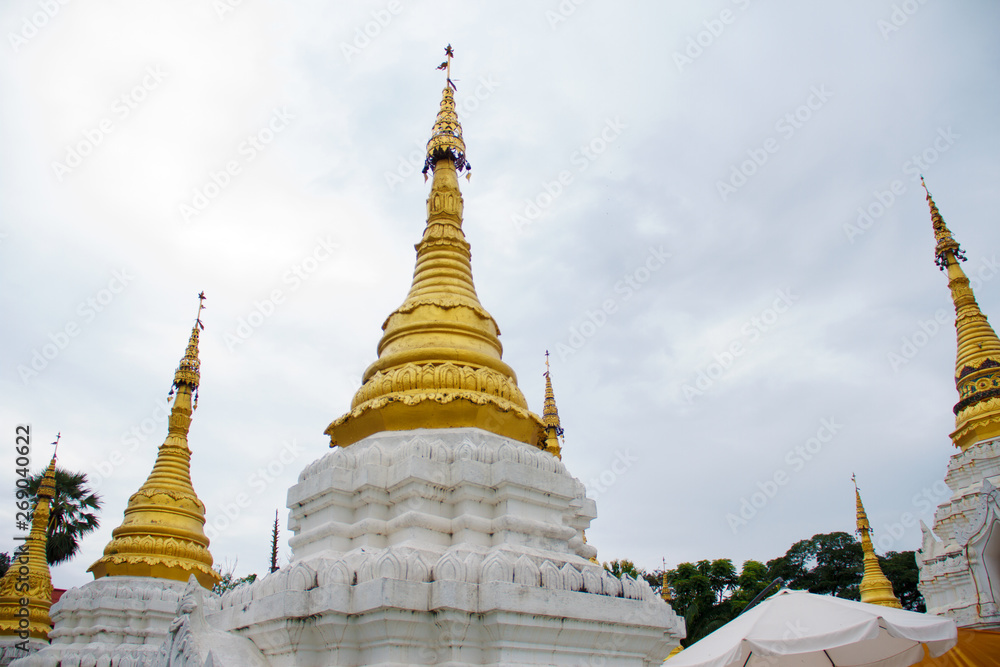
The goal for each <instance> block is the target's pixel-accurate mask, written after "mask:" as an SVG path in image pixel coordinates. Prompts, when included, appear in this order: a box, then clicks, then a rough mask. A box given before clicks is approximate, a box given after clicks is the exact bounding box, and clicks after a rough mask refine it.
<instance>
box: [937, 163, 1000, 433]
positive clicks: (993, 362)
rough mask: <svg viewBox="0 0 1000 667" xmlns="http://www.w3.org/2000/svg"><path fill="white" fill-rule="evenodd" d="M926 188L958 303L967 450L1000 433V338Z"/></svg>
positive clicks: (940, 254)
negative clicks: (977, 297) (979, 300)
mask: <svg viewBox="0 0 1000 667" xmlns="http://www.w3.org/2000/svg"><path fill="white" fill-rule="evenodd" d="M920 182H921V183H923V178H921V180H920ZM924 190H925V191H926V192H927V203H928V204H929V205H930V209H931V223H932V224H933V226H934V238H935V240H936V241H937V244H936V246H935V248H934V258H935V263H936V264H937V265H938V267H940V269H941V270H942V271H946V272H947V274H948V288H949V289H950V290H951V298H952V300H953V301H954V302H955V329H956V332H957V334H958V356H957V358H956V359H955V387H956V388H957V389H958V396H959V401H958V403H956V404H955V408H954V412H955V431H954V432H953V433H952V434H951V439H952V441H953V442H954V443H955V446H956V447H959V448H960V449H963V450H965V449H967V448H968V447H969V446H971V445H973V444H974V443H976V442H980V441H982V440H987V439H989V438H995V437H997V436H1000V339H998V338H997V334H996V332H995V331H994V330H993V327H991V326H990V323H989V321H988V320H987V319H986V315H984V314H983V312H982V311H981V310H980V309H979V304H978V303H976V295H975V294H973V293H972V287H971V286H970V285H969V278H968V277H967V276H966V275H965V272H964V271H962V267H961V265H960V264H959V262H960V261H965V253H964V252H963V251H962V249H961V247H960V246H959V245H958V242H957V241H956V240H955V239H954V237H953V236H952V235H951V231H950V230H949V229H948V227H947V226H946V225H945V223H944V219H943V218H942V217H941V212H940V211H938V208H937V205H936V204H935V203H934V199H933V198H932V197H931V193H930V191H927V185H926V184H924Z"/></svg>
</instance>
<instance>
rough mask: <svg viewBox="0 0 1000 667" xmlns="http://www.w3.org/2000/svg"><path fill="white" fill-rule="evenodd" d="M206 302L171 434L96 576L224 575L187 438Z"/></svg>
mask: <svg viewBox="0 0 1000 667" xmlns="http://www.w3.org/2000/svg"><path fill="white" fill-rule="evenodd" d="M204 300H205V293H204V292H202V293H201V294H199V295H198V317H197V318H196V319H195V323H194V327H193V328H192V329H191V338H190V339H189V340H188V346H187V350H186V351H185V352H184V357H183V358H182V359H181V362H180V364H179V365H178V367H177V371H176V372H175V373H174V384H173V387H172V388H171V390H170V395H171V396H173V397H174V405H173V408H172V409H171V411H170V420H169V430H168V432H167V438H166V440H165V441H164V442H163V444H162V445H160V450H159V452H158V453H157V456H156V463H154V464H153V471H152V472H151V473H150V474H149V477H148V478H147V479H146V482H145V483H144V484H143V485H142V487H140V488H139V490H138V491H137V492H136V493H135V494H134V495H133V496H132V497H131V498H129V501H128V507H126V508H125V519H124V520H123V521H122V524H121V525H120V526H118V528H115V529H114V531H112V533H111V534H112V540H111V542H109V543H108V546H107V547H105V548H104V556H103V557H102V558H101V559H100V560H98V561H97V562H96V563H94V564H93V565H91V566H90V570H89V571H90V572H93V573H94V578H95V579H98V578H100V577H104V576H132V577H158V578H160V579H174V580H176V581H187V580H188V579H189V578H190V576H191V575H192V574H193V575H194V576H195V577H196V578H197V579H198V583H200V584H201V585H202V586H204V587H205V588H212V586H214V585H215V584H216V583H218V581H219V575H217V574H216V573H215V571H214V570H212V554H210V553H209V551H208V538H207V537H206V536H205V505H204V504H203V503H202V502H201V500H199V499H198V496H197V495H196V494H195V492H194V488H193V487H192V486H191V449H190V448H189V447H188V439H187V438H188V429H189V428H190V426H191V413H192V411H193V410H194V409H195V408H196V407H197V405H198V384H199V383H200V381H201V362H200V361H199V359H198V331H199V329H204V328H205V327H204V325H203V324H202V323H201V310H202V308H204ZM192 396H193V399H194V402H193V403H192ZM167 400H169V398H168V399H167Z"/></svg>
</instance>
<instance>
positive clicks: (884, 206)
mask: <svg viewBox="0 0 1000 667" xmlns="http://www.w3.org/2000/svg"><path fill="white" fill-rule="evenodd" d="M0 27H2V32H3V34H4V44H3V45H2V47H0V53H2V55H0V85H2V90H3V92H2V94H0V114H2V116H0V117H2V119H3V121H2V123H0V143H2V145H3V151H2V152H0V272H2V277H3V290H2V291H0V299H2V307H3V312H4V317H3V319H2V324H0V327H2V331H3V364H2V375H0V390H2V395H3V400H2V402H0V415H2V420H0V423H2V431H3V433H5V434H6V435H4V436H3V437H4V438H6V439H7V441H8V442H10V443H11V445H12V444H13V440H14V429H15V426H16V425H17V424H30V425H31V427H32V431H33V434H34V441H33V442H34V460H33V463H32V466H33V469H36V470H37V469H40V468H41V467H43V466H44V464H45V463H46V461H47V458H48V456H49V455H50V452H51V449H50V448H49V446H48V443H49V442H51V441H52V440H53V439H54V436H55V434H56V433H57V432H62V438H63V440H62V443H63V444H62V445H61V447H60V462H61V464H62V465H63V466H65V467H68V468H70V469H74V470H83V471H86V472H87V473H88V474H89V475H90V477H91V479H92V481H93V483H94V486H95V488H96V489H97V490H99V492H100V493H101V494H102V495H103V496H104V498H105V509H104V512H103V516H102V524H103V525H102V528H101V530H100V531H99V532H98V533H96V534H93V535H91V536H90V537H88V538H87V539H86V540H85V541H84V543H83V550H82V553H81V555H80V556H79V557H78V558H77V559H76V560H75V561H73V562H72V563H70V564H68V565H65V566H60V567H58V568H56V570H55V575H54V576H55V583H56V585H57V586H61V587H68V586H73V585H79V584H82V583H84V582H86V581H87V580H89V579H90V575H88V574H86V572H85V570H86V568H87V567H88V566H89V565H90V564H91V563H92V562H93V561H94V560H96V559H97V558H98V557H99V556H100V554H101V551H102V549H103V547H104V545H105V544H106V543H107V541H108V540H109V539H110V532H111V529H112V528H114V527H115V526H117V525H118V524H119V523H120V521H121V515H122V510H123V509H124V507H125V503H126V501H127V499H128V496H129V495H130V494H131V493H132V492H134V491H135V490H136V489H137V488H138V487H139V485H140V484H141V483H142V481H143V480H144V479H145V477H146V475H147V474H148V472H149V470H150V468H151V466H152V463H153V460H154V458H155V454H156V448H157V446H158V445H159V444H160V443H161V442H162V441H163V438H164V436H165V433H166V423H165V416H166V412H165V406H166V405H167V404H166V403H165V399H166V396H167V392H168V390H169V388H170V383H171V380H172V376H173V371H174V368H175V367H176V364H177V361H178V359H179V358H180V356H181V355H182V353H183V350H184V345H185V342H186V340H187V337H188V334H189V332H190V327H191V325H192V322H193V318H194V315H195V310H196V307H197V299H196V295H197V294H198V292H199V291H201V290H205V292H206V294H207V295H208V301H207V310H206V311H205V313H204V316H203V319H204V322H205V324H206V330H205V333H204V336H203V338H202V345H201V358H202V387H201V402H200V405H199V408H198V410H197V412H196V413H195V418H194V423H193V426H192V429H191V438H190V442H191V446H192V449H193V451H194V455H193V478H194V484H195V488H196V490H197V492H198V494H199V495H200V497H201V498H202V500H203V501H204V502H205V504H206V505H207V507H208V513H209V522H210V524H212V525H213V526H214V528H213V530H212V533H213V534H214V537H213V539H212V547H211V548H212V552H213V554H214V556H215V558H216V561H217V562H220V563H228V564H230V565H232V564H233V563H237V564H236V571H237V572H238V573H239V574H246V573H249V572H258V573H262V572H264V571H265V570H266V567H267V559H268V540H269V529H270V523H271V521H272V520H273V517H274V511H275V509H277V508H281V520H282V526H284V522H285V518H286V515H287V512H286V510H285V509H284V504H285V495H286V491H287V489H288V487H289V486H290V485H291V484H293V483H294V481H295V479H296V477H297V475H298V473H299V471H300V470H301V469H302V468H303V467H304V466H305V465H306V464H307V463H309V462H310V461H312V460H314V459H315V458H317V457H320V456H322V455H323V454H324V453H326V452H327V443H328V440H327V438H326V436H324V435H323V430H324V429H325V427H326V426H327V424H328V423H329V422H330V421H332V420H333V419H335V418H336V417H338V416H340V415H341V414H342V413H344V412H345V411H346V410H347V408H348V405H349V402H350V399H351V397H352V395H353V393H354V391H355V390H356V389H357V388H358V386H359V385H360V377H361V373H362V372H363V370H364V368H365V367H366V366H367V365H368V364H369V363H371V362H372V361H373V360H374V359H375V346H376V343H377V341H378V338H379V336H380V334H381V331H380V328H379V327H380V325H381V323H382V321H383V320H384V318H385V316H386V315H387V314H388V313H389V312H390V311H391V310H392V309H393V308H395V307H396V306H397V305H398V304H399V303H400V302H401V301H402V299H403V298H404V296H405V294H406V292H407V290H408V287H409V282H410V277H411V275H412V271H413V258H414V253H413V244H414V243H415V242H416V241H417V240H418V239H419V237H420V235H421V231H422V227H423V224H424V212H425V209H424V200H425V198H426V194H427V190H428V186H427V185H426V184H425V183H424V181H423V178H422V177H421V176H420V174H419V168H418V166H417V165H418V164H419V162H420V160H422V154H421V148H422V146H423V145H424V143H425V142H426V141H427V139H428V137H429V131H430V127H431V125H432V123H433V120H434V115H435V113H436V111H437V106H438V102H439V100H440V92H441V88H442V85H443V82H442V76H441V72H438V71H436V70H435V67H436V66H437V65H438V63H440V62H441V60H442V55H443V54H442V47H443V46H444V45H445V44H446V43H449V42H450V43H451V44H452V45H453V46H454V47H455V51H456V60H455V65H454V77H455V78H456V79H457V84H458V102H459V110H460V117H461V121H462V124H463V128H464V131H465V137H466V142H467V145H468V155H469V159H470V161H471V163H472V165H473V166H474V177H473V178H472V180H471V182H469V183H466V182H465V181H463V182H462V184H463V188H464V195H465V213H466V217H465V230H466V234H467V236H468V238H469V240H470V242H471V243H472V247H473V268H474V271H475V277H476V283H477V288H478V291H479V295H480V298H481V301H482V303H483V304H484V306H485V307H486V308H487V309H488V310H489V311H490V312H491V313H492V314H493V316H494V317H495V318H496V320H497V321H498V322H499V323H500V326H501V329H502V331H503V336H502V342H503V343H504V345H505V360H506V361H507V362H508V363H510V364H511V366H512V367H513V368H514V369H515V370H516V371H517V372H518V374H519V377H518V379H519V384H520V386H521V388H522V389H523V390H524V392H525V394H526V395H527V396H528V399H529V402H530V404H531V406H532V407H533V409H534V410H536V411H541V407H542V394H543V378H542V372H543V371H544V352H545V350H546V349H548V350H550V351H551V352H552V373H553V383H554V385H555V391H556V397H557V400H558V403H559V409H560V413H561V416H562V419H563V424H564V426H565V429H566V443H565V449H564V452H565V455H564V461H565V463H566V465H567V466H568V467H569V469H570V470H571V471H572V472H573V474H575V475H576V476H578V477H579V478H580V479H581V480H583V481H584V482H585V483H587V485H588V487H589V488H590V494H591V495H592V496H593V497H594V498H595V499H596V500H597V505H598V512H599V517H598V518H597V519H596V520H595V521H594V523H593V525H592V527H591V529H590V530H589V532H588V536H589V538H590V541H591V543H592V544H593V545H595V546H596V547H597V549H598V551H599V557H600V558H601V559H602V560H610V559H612V558H622V557H627V558H632V559H634V560H636V561H637V562H638V563H639V564H640V565H641V566H643V567H645V568H650V569H651V568H655V567H659V566H660V564H661V562H662V559H665V560H666V562H667V564H668V565H674V564H676V563H678V562H682V561H687V560H696V559H702V558H722V557H728V558H732V559H733V560H734V562H736V563H740V562H742V561H743V560H745V559H749V558H754V559H760V560H767V559H770V558H773V557H776V556H778V555H781V554H783V553H784V552H785V550H786V549H787V548H788V547H789V546H790V545H791V544H792V543H793V542H795V541H797V540H800V539H805V538H808V537H810V536H812V535H813V534H816V533H821V532H831V531H836V530H846V531H850V530H853V528H854V498H853V487H852V485H851V474H852V472H855V473H857V475H858V479H859V482H860V484H861V487H862V491H863V494H864V499H865V502H866V504H867V508H868V511H869V516H870V517H871V518H872V522H873V525H874V527H875V530H876V536H875V537H876V541H877V544H879V546H880V548H881V550H882V551H885V550H887V549H894V550H902V549H915V548H917V547H918V546H919V543H920V537H919V536H920V531H919V528H918V527H916V526H915V525H914V524H913V520H912V518H913V517H919V518H922V519H924V520H925V521H928V522H930V519H931V517H932V514H933V511H932V510H931V507H932V505H936V504H937V503H938V502H940V501H941V500H943V499H944V493H943V488H942V482H941V480H942V479H943V477H944V472H945V467H946V465H947V462H948V458H949V456H950V455H951V454H952V452H953V447H952V445H951V443H950V440H949V437H948V435H949V433H950V431H951V429H952V427H953V425H954V421H953V419H954V418H953V416H952V413H951V406H952V405H953V404H954V402H955V401H956V400H957V399H956V392H955V389H954V384H953V382H952V379H951V377H952V373H953V371H954V355H955V342H954V340H955V339H954V328H953V324H952V322H953V311H952V305H951V300H950V297H949V294H948V290H947V289H946V285H945V279H944V276H943V275H942V274H940V273H939V272H938V271H937V269H936V268H935V267H934V264H933V252H932V250H933V237H932V234H931V228H930V221H929V216H928V212H927V206H926V203H925V202H924V199H923V192H922V190H921V189H920V185H919V182H918V180H917V178H916V176H917V174H919V173H921V172H922V173H924V174H925V176H926V177H927V180H928V183H929V185H930V187H931V190H932V192H933V193H934V195H935V198H936V200H937V202H938V204H939V206H940V207H941V210H942V213H943V214H944V217H945V219H946V220H947V222H948V223H949V225H950V226H951V228H952V230H953V231H954V232H955V234H956V236H957V238H958V240H959V241H960V242H961V243H962V244H963V246H964V247H965V248H966V250H967V251H968V256H969V261H968V263H967V264H966V265H965V266H966V269H967V270H968V271H969V272H970V275H972V276H974V277H975V283H974V286H975V287H976V294H977V297H978V298H979V302H980V304H981V305H982V307H983V309H984V311H985V312H986V313H987V314H988V315H992V316H993V317H994V320H997V319H998V318H1000V280H997V279H996V278H997V276H998V273H1000V267H998V265H997V253H998V251H1000V225H997V224H996V211H997V210H1000V190H998V189H997V187H996V183H997V182H998V180H1000V167H998V162H997V160H996V155H997V154H1000V132H998V130H997V124H996V119H997V117H998V112H1000V95H998V86H997V84H998V75H997V72H998V71H1000V42H998V41H997V39H996V35H997V32H998V28H1000V5H997V4H996V3H993V2H987V1H985V0H982V1H979V2H974V1H972V0H959V1H956V2H943V1H940V0H937V1H927V0H924V1H919V2H918V0H901V1H890V0H874V1H872V0H864V1H862V0H853V1H848V2H840V3H800V2H791V0H785V1H783V2H771V3H764V2H758V1H757V0H732V1H731V0H714V1H712V2H693V1H684V2H682V1H680V0H675V1H672V2H652V1H643V2H640V1H635V2H628V3H612V2H607V1H602V0H563V1H562V2H557V1H556V0H543V1H542V2H527V1H521V0H515V1H508V2H504V3H483V2H437V3H430V2H423V3H417V2H410V1H404V0H390V1H388V2H387V1H383V0H379V1H377V2H353V3H332V2H316V1H311V2H309V1H305V2H296V3H294V6H289V5H288V4H287V3H277V2H266V1H264V0H243V1H242V2H240V1H239V0H197V1H194V0H188V1H182V2H177V1H171V2H165V1H164V2H145V3H129V2H121V1H105V2H91V3H83V2H68V3H65V4H62V3H60V2H58V1H57V0H16V1H15V2H7V3H4V4H3V8H2V9H0ZM3 451H8V456H7V459H6V463H4V462H2V461H0V484H2V485H3V486H4V488H8V489H9V488H11V485H12V483H13V478H14V472H13V469H14V455H13V451H12V447H7V448H5V449H4V450H3ZM269 468H270V471H268V470H269ZM241 493H242V494H245V495H246V496H247V498H249V502H248V503H244V504H245V505H247V506H245V507H239V506H238V505H236V504H235V500H236V498H237V496H238V495H239V494H241ZM755 494H756V495H755ZM13 502H14V501H13V498H12V497H8V498H7V500H5V501H3V502H2V504H0V517H2V519H3V521H5V522H7V525H8V527H7V528H6V529H5V530H4V531H3V537H2V538H0V549H9V548H11V546H12V545H13V541H12V539H11V536H12V535H13V534H15V533H16V531H15V530H14V528H13V509H14V508H13ZM227 512H228V513H229V515H230V516H226V513H227ZM288 553H289V552H288V549H287V546H286V545H283V547H282V558H283V559H286V558H287V557H288Z"/></svg>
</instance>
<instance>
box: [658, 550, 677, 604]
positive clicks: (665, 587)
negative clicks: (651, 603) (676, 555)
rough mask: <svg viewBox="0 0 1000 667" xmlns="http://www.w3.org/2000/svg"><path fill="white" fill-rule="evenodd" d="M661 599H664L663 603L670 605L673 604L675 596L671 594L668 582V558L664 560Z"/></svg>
mask: <svg viewBox="0 0 1000 667" xmlns="http://www.w3.org/2000/svg"><path fill="white" fill-rule="evenodd" d="M660 597H661V598H663V601H664V602H666V603H667V604H670V603H671V602H673V601H674V596H673V595H671V594H670V582H669V581H667V559H666V558H664V559H663V584H662V588H661V589H660Z"/></svg>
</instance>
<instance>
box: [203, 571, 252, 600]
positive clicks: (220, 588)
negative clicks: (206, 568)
mask: <svg viewBox="0 0 1000 667" xmlns="http://www.w3.org/2000/svg"><path fill="white" fill-rule="evenodd" d="M255 581H257V575H256V574H248V575H247V576H245V577H236V576H235V575H234V574H233V573H232V572H227V573H225V574H223V575H222V580H221V581H220V582H219V583H217V584H216V585H215V586H213V587H212V592H213V593H215V594H216V595H222V594H223V593H225V592H226V591H231V590H233V589H234V588H239V587H240V586H242V585H243V584H252V583H253V582H255Z"/></svg>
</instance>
